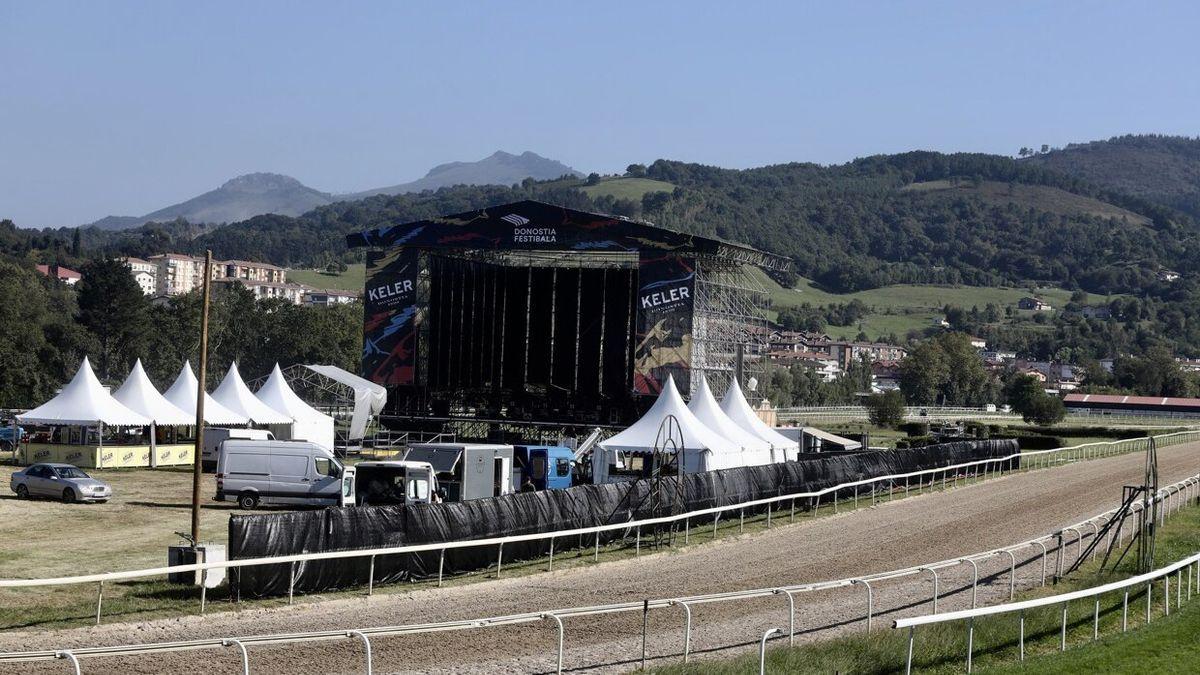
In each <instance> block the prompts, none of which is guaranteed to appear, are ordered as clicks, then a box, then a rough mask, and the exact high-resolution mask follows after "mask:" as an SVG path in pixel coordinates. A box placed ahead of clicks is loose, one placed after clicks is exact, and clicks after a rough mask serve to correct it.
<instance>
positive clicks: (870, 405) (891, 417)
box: [864, 390, 904, 429]
mask: <svg viewBox="0 0 1200 675" xmlns="http://www.w3.org/2000/svg"><path fill="white" fill-rule="evenodd" d="M864 404H865V405H866V407H867V416H868V417H869V418H870V420H871V424H874V425H875V426H877V427H886V428H890V429H894V428H896V427H898V426H900V425H901V424H903V423H904V396H903V395H902V394H901V393H900V392H898V391H896V390H892V391H886V392H883V393H882V394H874V395H872V396H870V397H868V398H867V400H866V401H865V402H864Z"/></svg>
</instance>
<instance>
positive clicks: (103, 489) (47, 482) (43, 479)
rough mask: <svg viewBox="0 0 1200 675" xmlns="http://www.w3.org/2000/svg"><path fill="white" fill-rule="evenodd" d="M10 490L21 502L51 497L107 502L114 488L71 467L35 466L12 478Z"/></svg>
mask: <svg viewBox="0 0 1200 675" xmlns="http://www.w3.org/2000/svg"><path fill="white" fill-rule="evenodd" d="M9 487H10V488H11V489H12V491H13V492H15V493H17V496H18V497H20V498H21V499H28V498H29V497H49V498H51V499H61V500H63V501H64V502H68V503H70V502H106V501H108V500H109V498H110V497H112V487H110V486H109V485H108V483H105V482H104V481H102V480H96V479H95V478H92V477H91V476H89V475H87V473H86V472H85V471H84V470H83V469H80V468H79V467H77V466H72V465H70V464H48V463H46V464H34V465H33V466H29V467H26V468H25V469H23V470H21V471H18V472H16V473H14V474H13V475H12V479H11V480H10V481H9Z"/></svg>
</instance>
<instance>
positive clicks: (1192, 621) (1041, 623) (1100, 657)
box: [657, 506, 1200, 675]
mask: <svg viewBox="0 0 1200 675" xmlns="http://www.w3.org/2000/svg"><path fill="white" fill-rule="evenodd" d="M1196 551H1200V507H1196V506H1192V507H1189V508H1187V509H1185V510H1183V511H1180V512H1179V513H1178V514H1176V515H1175V516H1173V517H1172V518H1171V519H1168V521H1167V524H1166V526H1165V527H1163V528H1161V529H1160V531H1159V535H1158V539H1157V546H1156V558H1155V559H1156V560H1157V561H1159V562H1158V564H1159V565H1160V566H1161V565H1165V564H1167V563H1168V562H1169V561H1174V560H1179V559H1182V558H1185V557H1188V556H1189V555H1192V554H1193V553H1195V552H1196ZM1131 574H1133V570H1132V563H1131V562H1127V563H1123V567H1122V569H1120V570H1117V571H1115V572H1114V571H1106V572H1100V571H1099V569H1098V566H1097V564H1096V563H1089V564H1086V565H1084V566H1083V567H1081V568H1080V569H1079V570H1078V571H1077V572H1076V573H1075V574H1073V575H1071V576H1070V577H1068V578H1066V579H1065V580H1063V581H1061V582H1060V583H1059V584H1058V585H1057V586H1054V585H1050V586H1047V587H1045V588H1037V589H1034V590H1032V591H1029V592H1025V593H1019V594H1018V597H1017V599H1018V600H1022V599H1028V598H1033V597H1039V596H1046V595H1053V594H1058V593H1066V592H1070V591H1073V590H1079V589H1083V588H1090V587H1093V586H1097V585H1100V584H1103V583H1107V582H1110V581H1114V580H1116V579H1119V578H1125V577H1128V576H1130V575H1131ZM1185 577H1186V575H1185ZM1172 586H1174V584H1172ZM1174 594H1175V589H1174V588H1172V604H1174V602H1173V601H1174ZM1162 595H1163V593H1162V585H1161V584H1156V585H1155V593H1154V595H1153V610H1152V614H1153V620H1152V621H1151V623H1150V624H1149V626H1146V625H1145V606H1146V605H1145V594H1144V592H1143V591H1137V592H1131V593H1130V598H1129V607H1130V611H1129V630H1130V632H1129V633H1125V634H1122V633H1121V614H1122V612H1121V608H1122V600H1123V596H1122V593H1120V592H1114V593H1110V594H1108V595H1106V596H1104V597H1102V598H1101V602H1100V611H1101V613H1100V635H1101V636H1102V637H1101V639H1100V640H1099V641H1095V642H1094V641H1093V640H1092V612H1093V610H1092V607H1093V606H1092V603H1091V601H1079V602H1077V603H1075V605H1074V606H1073V607H1070V608H1069V612H1068V627H1067V652H1066V653H1065V654H1060V653H1059V652H1058V649H1059V630H1060V625H1061V623H1060V622H1061V614H1060V612H1061V609H1060V607H1047V608H1041V609H1038V610H1031V611H1029V612H1027V613H1026V617H1025V626H1026V639H1025V651H1026V657H1027V660H1026V661H1025V662H1024V663H1021V662H1019V661H1018V660H1017V650H1018V646H1017V630H1016V623H1017V619H1016V617H1015V616H999V617H990V618H985V619H977V620H976V621H975V643H974V666H975V668H976V669H978V670H981V671H984V672H997V673H1009V672H1011V673H1068V672H1069V673H1092V672H1097V673H1115V672H1130V673H1132V672H1142V673H1182V672H1196V664H1197V663H1198V662H1200V661H1197V658H1198V657H1200V641H1198V640H1197V639H1196V631H1197V630H1200V598H1196V599H1193V601H1192V602H1190V603H1188V604H1186V605H1185V606H1184V608H1183V610H1182V611H1181V610H1179V609H1176V608H1174V607H1173V608H1172V610H1171V615H1170V616H1168V617H1164V615H1163V607H1162ZM1185 595H1186V594H1185ZM880 623H884V622H882V621H881V622H880ZM777 644H778V643H777ZM907 645H908V639H907V632H906V631H896V630H890V629H886V628H885V629H883V630H877V631H876V632H875V633H873V634H872V635H870V636H866V635H855V636H850V637H844V638H840V639H836V640H829V641H825V642H816V643H812V644H809V645H804V646H799V647H795V648H787V647H775V648H773V649H772V648H770V646H768V651H767V672H777V673H783V672H787V673H841V674H843V675H850V674H853V673H872V674H877V673H902V672H904V666H905V654H906V651H907ZM915 645H916V647H915V650H914V659H913V671H914V672H921V673H961V672H963V670H964V667H965V656H966V628H965V626H964V625H963V624H962V622H958V623H955V624H944V625H940V626H929V627H923V628H921V629H918V630H917V633H916V643H915ZM657 672H659V673H668V674H676V673H720V674H733V673H756V672H758V654H757V653H754V654H748V655H746V656H742V657H740V658H737V659H729V660H725V661H717V662H702V663H698V664H690V665H688V666H682V665H679V666H671V667H667V668H662V669H659V670H658V671H657Z"/></svg>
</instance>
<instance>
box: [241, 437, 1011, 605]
mask: <svg viewBox="0 0 1200 675" xmlns="http://www.w3.org/2000/svg"><path fill="white" fill-rule="evenodd" d="M1017 452H1018V446H1017V442H1016V441H1015V440H1013V439H993V440H976V441H959V442H954V443H943V444H940V445H930V446H925V447H922V448H912V449H903V450H885V451H870V452H858V453H852V454H839V455H836V456H831V455H823V454H822V455H804V456H802V457H801V458H800V459H799V460H797V461H794V462H785V463H781V464H768V465H764V466H753V467H742V468H737V469H725V470H721V471H708V472H704V473H695V474H687V475H685V476H684V477H683V479H682V481H680V482H678V483H677V482H675V481H673V480H671V481H659V482H658V483H657V490H658V491H659V493H658V494H656V495H655V494H652V491H653V490H655V489H656V488H655V485H656V484H655V483H653V482H651V481H649V480H639V481H634V482H628V483H612V484H607V485H580V486H576V487H571V488H567V489H565V490H548V491H543V492H525V493H517V494H510V495H504V496H502V497H494V498H490V499H476V500H472V501H467V502H456V503H448V504H415V505H409V506H361V507H346V508H327V509H323V510H319V511H298V512H288V513H272V514H260V515H235V516H231V517H230V519H229V552H230V558H231V559H244V558H261V557H268V556H280V555H292V554H298V553H317V552H323V551H345V550H354V549H373V548H384V547H392V546H404V545H413V544H427V543H441V542H451V541H464V540H470V539H489V538H495V537H504V536H512V535H519V534H533V533H542V532H552V531H555V530H570V529H579V528H587V527H592V526H596V525H606V524H615V523H622V522H627V521H630V520H643V519H647V518H653V517H655V516H662V515H667V514H669V513H672V512H673V513H681V512H686V511H696V510H701V509H706V508H711V507H715V506H730V505H736V504H739V503H743V502H748V501H754V500H758V499H766V498H770V497H777V496H781V495H788V494H797V493H806V492H814V491H816V490H821V489H824V488H828V487H831V486H834V485H840V484H844V483H850V482H854V481H858V480H863V479H867V478H874V477H878V476H886V475H893V474H901V473H910V472H913V471H920V470H925V469H935V468H939V467H944V466H950V465H954V464H964V463H967V462H971V461H975V460H982V459H988V458H994V457H1006V456H1009V455H1014V454H1016V453H1017ZM1013 461H1014V465H1013V466H1014V468H1015V467H1016V461H1017V460H1013ZM1006 468H1007V467H1006ZM900 483H901V484H903V481H900ZM914 484H915V481H914ZM891 487H892V486H889V485H887V484H886V483H877V484H875V486H874V489H876V490H881V491H888V490H890V489H891ZM680 490H682V495H680V494H678V492H679V491H680ZM854 493H855V489H854V488H847V489H843V490H839V496H838V499H839V500H845V499H852V498H853V495H854ZM857 493H858V495H859V497H860V498H861V497H864V496H865V497H868V498H869V497H870V496H871V494H872V486H870V485H864V486H860V487H859V488H858V490H857ZM823 501H825V502H826V503H828V501H832V496H831V495H830V496H827V497H826V499H825V500H823ZM808 505H809V504H808V499H806V498H802V499H801V500H799V501H798V502H797V506H798V507H807V506H808ZM656 509H657V510H656ZM764 510H765V507H764ZM725 517H728V514H726V516H725ZM697 524H698V523H695V522H693V523H692V525H693V526H695V525H697ZM628 534H629V533H627V532H624V531H621V530H614V531H611V532H607V533H602V534H601V535H600V542H601V543H609V542H611V541H614V540H617V539H622V538H624V537H626V536H627V535H628ZM642 534H643V536H646V535H649V534H651V533H649V532H643V533H642ZM566 539H567V538H558V539H556V541H555V551H556V552H558V551H566V550H569V549H572V548H585V547H590V546H593V545H594V543H595V535H593V534H588V535H582V536H578V537H575V538H574V539H575V541H570V540H566ZM549 547H550V541H549V539H544V540H539V541H529V542H515V543H509V544H506V545H505V546H504V560H505V561H517V560H525V559H531V558H537V557H542V556H545V555H547V554H548V552H549ZM497 548H498V547H497V546H480V547H472V548H462V549H449V550H446V551H445V554H444V555H445V557H444V559H442V557H441V556H442V553H441V552H439V551H433V552H426V553H412V554H399V555H387V556H375V560H374V569H373V577H372V563H371V559H370V557H369V556H363V557H361V558H346V559H335V560H315V561H307V562H297V563H295V565H292V564H291V563H283V564H278V565H261V566H254V567H245V568H237V569H235V570H234V572H233V574H232V583H233V585H234V592H235V593H237V594H238V595H239V596H240V595H242V594H245V595H248V596H269V595H283V594H286V593H287V592H288V589H289V584H292V588H293V590H294V592H300V593H304V592H321V591H329V590H335V589H340V588H351V587H355V586H363V585H366V584H367V580H368V578H373V579H374V582H375V583H388V582H393V581H403V580H408V579H422V578H426V577H429V576H437V574H438V572H439V564H440V565H441V571H442V573H444V574H447V575H449V574H456V573H462V572H469V571H473V570H479V569H483V568H486V567H488V566H489V565H491V564H493V563H495V561H496V559H497V554H498V551H497ZM293 574H294V575H295V576H294V580H293Z"/></svg>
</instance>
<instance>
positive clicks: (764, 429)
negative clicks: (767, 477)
mask: <svg viewBox="0 0 1200 675" xmlns="http://www.w3.org/2000/svg"><path fill="white" fill-rule="evenodd" d="M721 410H722V411H724V413H725V414H726V415H728V416H729V419H731V420H733V421H734V422H735V423H736V424H737V425H738V426H740V427H741V428H743V429H745V430H746V431H749V432H750V433H752V434H754V435H755V436H758V437H759V438H761V439H762V440H764V441H766V442H768V443H770V444H771V447H772V448H773V450H774V452H773V454H774V459H775V461H776V462H783V461H786V460H794V459H796V457H797V455H799V453H800V444H799V443H797V442H796V441H793V440H792V439H790V438H788V437H786V436H783V435H782V434H780V433H779V432H777V431H775V430H774V429H772V428H771V427H769V426H767V423H766V422H764V421H762V420H761V419H759V417H758V415H756V414H754V409H753V408H751V407H750V404H749V403H748V402H746V397H745V396H744V395H743V394H742V388H741V387H740V386H738V382H737V378H734V379H733V380H731V381H730V382H729V389H727V390H726V391H725V396H724V398H722V399H721Z"/></svg>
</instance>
